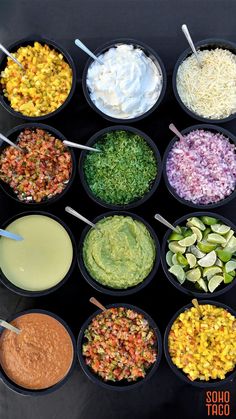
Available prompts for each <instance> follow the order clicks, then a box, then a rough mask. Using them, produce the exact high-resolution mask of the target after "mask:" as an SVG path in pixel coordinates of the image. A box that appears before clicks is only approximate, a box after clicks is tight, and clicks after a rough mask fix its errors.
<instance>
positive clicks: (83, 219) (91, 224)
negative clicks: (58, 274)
mask: <svg viewBox="0 0 236 419" xmlns="http://www.w3.org/2000/svg"><path fill="white" fill-rule="evenodd" d="M65 211H66V212H68V214H71V215H74V217H76V218H78V219H79V220H81V221H83V222H84V223H86V224H88V225H89V226H90V227H93V228H95V229H96V230H98V231H100V229H99V228H98V227H97V226H96V224H94V223H92V222H91V221H89V220H88V219H87V218H85V217H84V216H83V215H81V214H79V213H78V212H77V211H75V210H74V209H73V208H71V207H65Z"/></svg>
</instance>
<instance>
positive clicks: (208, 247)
mask: <svg viewBox="0 0 236 419" xmlns="http://www.w3.org/2000/svg"><path fill="white" fill-rule="evenodd" d="M197 247H198V248H199V250H201V252H203V253H209V252H212V250H215V249H216V248H217V244H213V243H208V242H198V244H197Z"/></svg>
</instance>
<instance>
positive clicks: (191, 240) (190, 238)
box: [178, 233, 197, 247]
mask: <svg viewBox="0 0 236 419" xmlns="http://www.w3.org/2000/svg"><path fill="white" fill-rule="evenodd" d="M196 240H197V236H196V234H195V233H193V234H192V235H191V236H188V237H185V238H184V239H182V240H179V241H178V244H180V246H185V247H187V246H192V244H194V243H195V241H196Z"/></svg>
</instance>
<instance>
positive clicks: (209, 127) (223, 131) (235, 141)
mask: <svg viewBox="0 0 236 419" xmlns="http://www.w3.org/2000/svg"><path fill="white" fill-rule="evenodd" d="M195 130H206V131H212V132H213V133H220V134H223V135H224V136H225V137H227V138H228V139H229V141H230V142H231V143H233V144H234V145H235V146H236V137H235V135H234V134H232V133H231V132H229V131H227V130H226V129H224V128H222V127H219V126H217V125H211V124H200V125H192V126H191V127H188V128H185V129H184V130H182V131H181V134H183V135H185V134H188V133H189V132H191V131H195ZM176 141H179V139H178V137H176V136H175V137H174V138H173V139H172V140H171V141H170V143H169V145H168V147H167V148H166V150H165V153H164V156H163V160H162V167H163V177H164V181H165V184H166V187H167V189H168V190H169V192H170V193H171V195H173V197H174V198H175V199H177V201H179V202H180V203H181V204H184V205H187V206H188V207H192V208H196V209H199V210H201V209H204V210H208V209H212V208H217V207H220V206H222V205H225V204H228V203H229V202H230V201H232V200H233V199H234V198H235V197H236V188H235V190H234V191H233V192H232V193H231V194H230V195H228V196H227V197H226V198H224V199H221V200H220V201H218V202H216V203H212V204H194V203H193V202H191V201H187V200H186V199H184V198H181V197H180V196H179V195H178V194H177V192H176V191H175V189H174V188H173V187H172V186H171V184H170V182H169V180H168V177H167V173H166V162H167V158H168V155H169V153H170V151H171V149H172V147H173V145H174V144H175V142H176Z"/></svg>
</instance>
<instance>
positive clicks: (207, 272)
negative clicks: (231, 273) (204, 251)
mask: <svg viewBox="0 0 236 419" xmlns="http://www.w3.org/2000/svg"><path fill="white" fill-rule="evenodd" d="M219 273H222V269H221V268H220V267H219V266H210V267H209V268H204V269H203V276H206V277H207V279H208V281H209V280H210V279H211V278H212V277H213V276H214V275H216V274H219Z"/></svg>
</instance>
